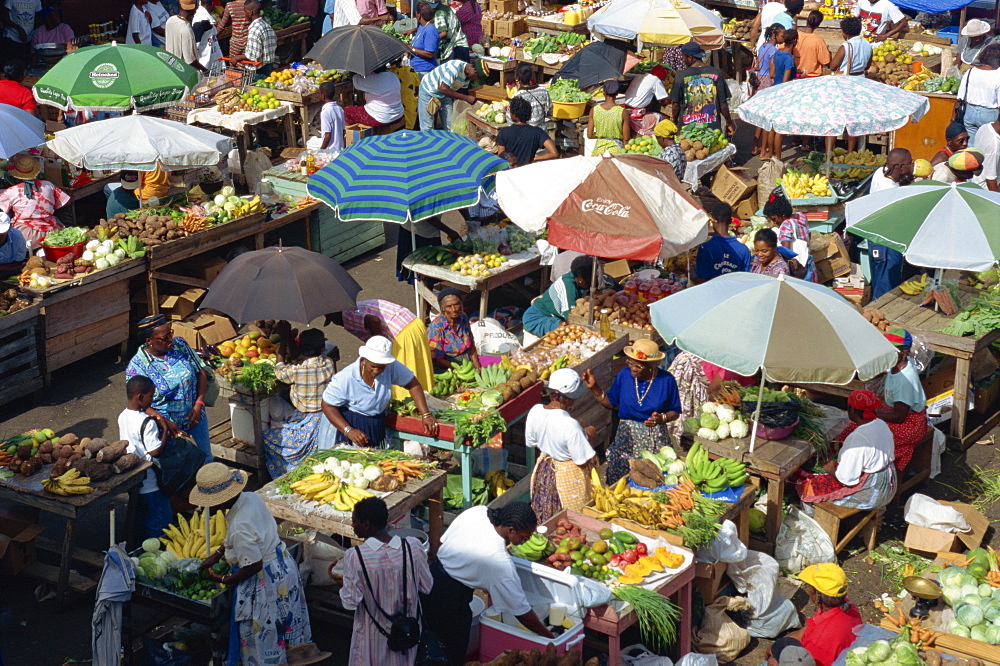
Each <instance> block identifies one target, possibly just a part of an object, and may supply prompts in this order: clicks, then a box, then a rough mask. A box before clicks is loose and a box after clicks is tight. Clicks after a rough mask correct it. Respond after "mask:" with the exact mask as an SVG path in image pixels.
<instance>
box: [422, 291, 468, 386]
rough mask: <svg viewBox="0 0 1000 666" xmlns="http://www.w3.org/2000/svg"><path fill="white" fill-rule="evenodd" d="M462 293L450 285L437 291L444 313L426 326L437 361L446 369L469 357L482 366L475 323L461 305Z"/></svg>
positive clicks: (432, 353) (440, 306)
mask: <svg viewBox="0 0 1000 666" xmlns="http://www.w3.org/2000/svg"><path fill="white" fill-rule="evenodd" d="M461 293H462V292H460V291H459V290H458V289H453V288H451V287H449V288H447V289H442V290H441V293H440V294H438V308H440V310H441V314H439V315H438V316H437V317H435V318H434V321H432V322H431V325H430V326H429V327H428V328H427V337H428V338H429V339H430V344H431V356H432V357H433V358H434V365H435V366H437V367H439V368H443V369H445V370H447V369H449V368H450V367H451V364H452V363H462V362H463V361H465V360H466V359H468V360H469V361H471V362H472V365H474V366H475V367H476V368H477V369H478V368H479V367H480V366H479V354H477V353H476V341H475V340H474V339H473V337H472V325H471V324H470V323H469V316H468V315H467V314H465V308H464V307H463V306H462V297H461Z"/></svg>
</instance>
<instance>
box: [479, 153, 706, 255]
mask: <svg viewBox="0 0 1000 666" xmlns="http://www.w3.org/2000/svg"><path fill="white" fill-rule="evenodd" d="M496 178H497V184H496V190H497V200H498V201H499V203H500V207H501V208H503V211H504V212H505V213H507V215H508V216H509V217H510V220H511V222H513V223H514V224H516V225H517V226H519V227H521V228H522V229H524V230H526V231H530V232H532V233H539V232H541V231H542V230H544V229H545V228H546V226H548V229H549V235H548V241H549V243H551V244H552V245H554V246H556V247H558V248H560V249H563V250H574V251H576V252H582V253H584V254H591V255H597V256H601V257H605V258H609V259H635V260H638V261H653V260H655V259H657V258H663V259H666V258H669V257H675V256H677V255H678V254H681V253H682V252H686V251H687V250H689V249H691V248H692V247H695V246H696V245H700V244H701V243H703V242H704V241H705V240H706V238H707V237H708V216H707V215H706V214H705V211H703V210H702V209H701V207H699V206H698V204H696V203H695V202H694V200H692V199H691V198H690V197H689V196H688V195H687V194H686V193H685V192H684V190H683V189H682V186H681V183H680V181H679V180H677V176H675V175H674V171H673V167H671V165H670V163H669V162H666V161H664V160H660V159H658V158H655V157H651V156H649V155H605V156H603V157H587V156H578V157H570V158H568V159H564V160H554V161H550V162H538V163H536V164H529V165H527V166H523V167H520V168H518V169H512V170H509V171H501V172H500V173H498V174H497V177H496Z"/></svg>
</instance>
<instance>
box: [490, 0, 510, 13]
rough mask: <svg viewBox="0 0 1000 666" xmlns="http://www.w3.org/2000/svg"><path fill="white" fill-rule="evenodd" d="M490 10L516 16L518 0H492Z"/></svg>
mask: <svg viewBox="0 0 1000 666" xmlns="http://www.w3.org/2000/svg"><path fill="white" fill-rule="evenodd" d="M490 10H492V11H494V12H497V13H499V14H507V13H510V14H516V13H517V0H490Z"/></svg>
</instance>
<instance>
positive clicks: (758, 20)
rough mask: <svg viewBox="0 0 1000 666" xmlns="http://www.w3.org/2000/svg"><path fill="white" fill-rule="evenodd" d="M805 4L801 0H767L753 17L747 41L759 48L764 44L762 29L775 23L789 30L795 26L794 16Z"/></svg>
mask: <svg viewBox="0 0 1000 666" xmlns="http://www.w3.org/2000/svg"><path fill="white" fill-rule="evenodd" d="M804 5H805V3H804V2H803V0H785V1H784V2H774V1H772V2H768V3H766V4H765V5H764V6H763V7H761V8H760V13H759V14H757V16H755V17H754V20H753V24H752V25H751V26H750V39H749V42H750V43H751V44H754V45H755V49H759V48H760V47H761V46H762V45H763V44H764V31H765V30H767V29H768V28H770V27H771V26H772V25H774V24H775V23H777V24H778V25H781V26H783V27H784V28H785V30H791V29H792V28H794V27H795V17H796V16H798V15H799V12H801V11H802V7H803V6H804Z"/></svg>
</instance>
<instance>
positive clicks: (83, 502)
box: [0, 461, 152, 607]
mask: <svg viewBox="0 0 1000 666" xmlns="http://www.w3.org/2000/svg"><path fill="white" fill-rule="evenodd" d="M151 465H152V463H149V462H145V461H144V462H142V463H141V464H139V465H138V466H137V467H134V468H132V469H130V470H129V471H127V472H123V473H121V474H115V475H114V476H112V477H110V478H109V479H107V480H106V481H98V482H95V483H92V484H91V485H92V486H93V487H94V492H92V493H88V494H86V495H73V496H70V497H61V496H59V495H53V494H52V493H49V492H47V491H45V490H44V489H43V488H42V480H43V479H47V478H49V472H50V471H51V470H52V467H53V465H44V466H43V467H42V468H41V469H40V470H39V471H38V472H36V473H35V474H34V475H32V476H30V477H27V478H25V477H24V476H21V475H20V474H17V475H15V476H13V477H11V478H9V479H0V501H7V502H14V503H16V504H22V505H25V506H32V507H35V508H37V509H41V510H42V511H46V512H48V513H54V514H56V515H59V516H63V517H65V518H66V528H65V531H64V533H63V541H62V548H61V557H60V565H59V567H53V566H50V565H47V564H43V563H41V562H35V563H34V564H31V565H29V566H28V567H27V568H26V569H24V571H23V572H22V573H24V574H27V575H29V576H33V577H36V578H41V579H43V580H47V581H49V582H51V583H55V584H56V599H57V601H58V603H59V606H60V607H62V606H64V605H65V604H66V601H67V597H68V593H69V591H70V590H71V589H72V591H73V592H77V593H86V592H88V591H90V590H91V589H93V588H94V587H95V586H96V585H97V583H96V581H94V580H92V579H90V578H85V577H84V576H81V575H79V574H71V573H70V568H71V567H72V564H73V559H74V556H77V554H80V555H82V556H84V557H86V558H87V559H90V560H94V559H96V560H97V561H100V559H101V556H100V554H98V553H90V552H89V551H84V550H83V549H81V548H74V547H73V531H74V528H75V527H76V521H77V519H78V518H79V517H80V516H81V515H83V514H84V513H88V512H92V511H94V510H96V509H98V508H100V507H102V506H106V505H108V504H110V503H111V502H112V501H113V500H114V499H115V497H117V496H118V495H120V494H121V493H128V507H127V509H126V512H125V535H126V538H125V539H124V540H125V542H126V543H129V542H131V541H132V525H133V524H134V523H135V512H136V495H137V494H138V491H139V486H140V485H142V481H143V479H144V478H145V476H146V470H147V469H149V467H150V466H151ZM111 510H112V511H113V510H114V507H113V506H112V507H111ZM112 520H113V516H112ZM112 525H113V523H112ZM112 530H113V528H112Z"/></svg>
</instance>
